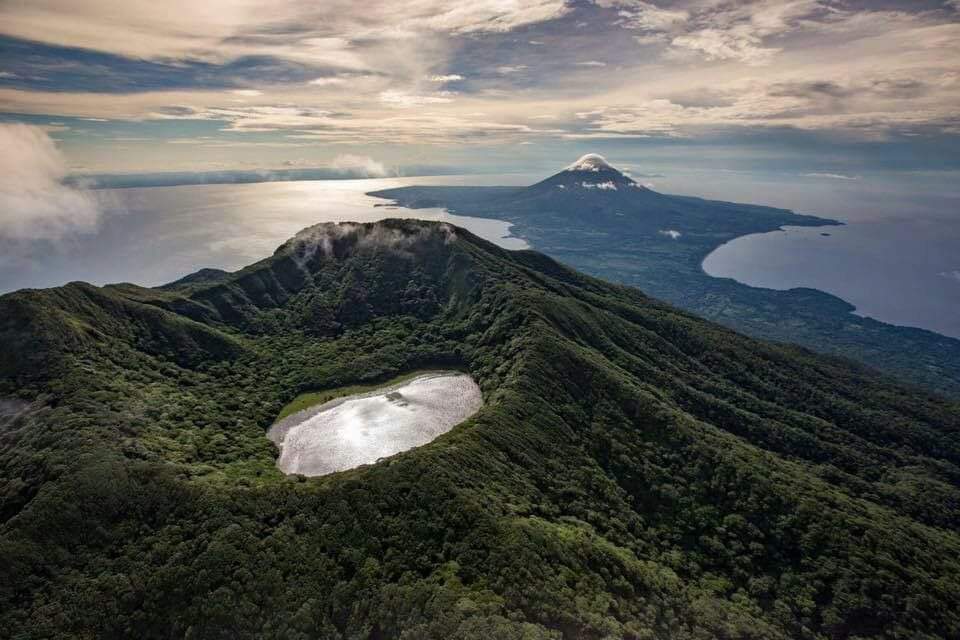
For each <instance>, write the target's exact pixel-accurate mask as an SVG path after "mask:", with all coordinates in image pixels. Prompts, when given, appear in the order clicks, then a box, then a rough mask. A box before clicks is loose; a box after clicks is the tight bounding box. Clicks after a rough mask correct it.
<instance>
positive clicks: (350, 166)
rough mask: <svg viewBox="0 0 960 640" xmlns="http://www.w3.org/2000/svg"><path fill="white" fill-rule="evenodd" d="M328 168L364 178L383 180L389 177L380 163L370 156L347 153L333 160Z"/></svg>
mask: <svg viewBox="0 0 960 640" xmlns="http://www.w3.org/2000/svg"><path fill="white" fill-rule="evenodd" d="M330 167H331V168H333V169H335V170H336V171H340V172H342V173H345V174H350V175H360V176H363V177H365V178H385V177H387V176H389V175H391V172H390V171H389V170H388V169H387V168H386V167H385V166H384V165H383V163H382V162H377V161H376V160H374V159H373V158H371V157H370V156H360V155H353V154H349V153H344V154H341V155H339V156H337V157H336V158H334V159H333V161H332V162H331V163H330Z"/></svg>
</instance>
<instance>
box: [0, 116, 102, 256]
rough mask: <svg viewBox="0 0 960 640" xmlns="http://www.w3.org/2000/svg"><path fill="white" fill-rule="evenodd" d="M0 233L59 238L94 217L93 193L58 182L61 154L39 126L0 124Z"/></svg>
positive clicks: (92, 223) (91, 225) (86, 226)
mask: <svg viewBox="0 0 960 640" xmlns="http://www.w3.org/2000/svg"><path fill="white" fill-rule="evenodd" d="M0 149H3V153H2V154H0V238H2V239H5V240H12V241H30V240H60V239H62V238H64V237H66V236H68V235H70V234H73V233H82V232H89V231H92V230H94V229H95V228H96V226H97V222H98V221H99V219H100V207H99V205H98V202H97V199H96V198H95V197H94V196H93V194H91V193H89V192H87V191H84V190H82V189H79V188H76V187H71V186H67V185H64V184H63V182H62V181H63V179H64V178H65V177H66V175H67V169H66V164H65V162H64V159H63V156H62V155H61V154H60V152H59V151H58V150H57V148H56V146H55V145H54V143H53V141H52V140H51V139H50V137H49V136H48V135H47V134H46V132H45V131H43V130H42V129H40V128H39V127H32V126H28V125H23V124H0Z"/></svg>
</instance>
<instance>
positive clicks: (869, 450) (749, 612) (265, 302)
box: [0, 220, 960, 638]
mask: <svg viewBox="0 0 960 640" xmlns="http://www.w3.org/2000/svg"><path fill="white" fill-rule="evenodd" d="M47 319H50V320H49V321H47ZM0 339H2V344H3V346H4V352H5V353H6V354H11V355H9V356H8V357H6V359H5V360H4V366H3V368H2V369H0V374H2V379H0V396H2V397H3V398H4V399H5V404H4V406H5V407H10V409H8V410H4V411H0V447H2V449H0V469H2V470H3V474H2V476H0V477H2V478H3V480H2V484H0V490H2V494H0V496H2V507H3V508H2V514H3V523H2V525H0V527H2V528H0V557H3V558H4V559H5V562H4V563H2V564H0V629H7V630H12V632H11V633H10V635H11V636H14V637H130V636H136V637H140V638H153V637H156V638H160V637H163V638H169V637H210V638H218V637H224V638H227V637H229V638H237V637H251V638H253V637H284V638H316V637H324V638H393V637H401V636H402V637H409V638H491V637H497V638H501V637H503V638H559V637H564V638H604V637H617V638H620V637H624V638H707V637H727V638H778V637H780V638H788V637H806V638H853V637H860V638H864V637H904V638H906V637H931V638H936V637H943V638H947V637H955V636H956V635H957V634H958V633H960V614H958V613H957V612H958V611H960V608H958V604H960V602H958V600H960V596H958V594H960V588H958V587H960V578H958V576H960V561H958V560H957V558H958V557H960V534H958V525H960V437H958V430H960V418H958V416H960V411H958V408H960V407H958V406H957V405H956V404H951V403H949V402H947V401H945V400H943V399H939V398H937V397H934V396H928V395H924V394H922V393H917V392H915V391H910V390H906V389H903V388H901V387H898V386H896V385H893V384H891V383H889V382H887V381H885V380H884V379H881V378H877V377H875V376H874V375H872V374H870V373H869V372H865V371H862V370H860V369H857V368H853V367H851V366H850V365H848V364H846V363H844V362H840V361H836V360H832V359H825V358H823V357H819V356H815V355H813V354H811V353H809V352H806V351H803V350H800V349H797V348H793V347H786V346H779V345H774V344H767V343H762V342H758V341H755V340H752V339H749V338H745V337H742V336H739V335H737V334H735V333H733V332H731V331H729V330H727V329H724V328H722V327H719V326H717V325H714V324H711V323H708V322H705V321H703V320H700V319H697V318H695V317H693V316H690V315H688V314H686V313H684V312H681V311H677V310H676V309H674V308H672V307H670V306H668V305H665V304H663V303H660V302H657V301H655V300H652V299H650V298H647V297H646V296H644V295H643V294H641V293H639V292H637V291H636V290H634V289H630V288H626V287H620V286H615V285H609V284H606V283H603V282H601V281H598V280H594V279H592V278H589V277H587V276H583V275H580V274H578V273H576V272H574V271H572V270H570V269H568V268H566V267H564V266H562V265H560V264H558V263H556V262H554V261H552V260H550V259H549V258H546V257H544V256H542V255H540V254H537V253H534V252H507V251H504V250H502V249H499V248H497V247H495V246H493V245H491V244H489V243H487V242H484V241H482V240H480V239H478V238H476V237H474V236H472V235H471V234H469V233H468V232H466V231H464V230H462V229H457V228H453V227H449V226H447V225H441V224H436V223H427V222H416V221H396V220H393V221H385V222H383V223H377V224H375V225H319V226H317V227H313V228H310V229H307V230H305V231H304V232H301V233H300V234H298V236H297V237H296V238H294V239H292V240H291V241H289V242H287V243H285V244H284V245H283V246H282V247H280V248H279V249H278V250H277V252H276V253H275V254H274V255H273V256H271V257H270V258H268V259H266V260H263V261H261V262H259V263H257V264H255V265H252V266H250V267H248V268H246V269H243V270H241V271H239V272H237V273H234V274H229V275H228V276H226V277H225V278H223V277H219V276H218V278H217V279H216V281H215V282H209V283H203V282H195V283H193V284H191V285H190V286H189V287H188V288H186V289H179V290H169V289H163V290H161V289H141V288H138V287H134V286H132V285H123V286H117V287H106V288H102V289H97V288H94V287H90V286H89V285H82V284H73V285H68V286H67V287H63V288H61V289H53V290H46V291H24V292H19V293H16V294H10V295H7V296H3V297H0ZM38 363H43V364H38ZM437 364H443V365H459V366H462V367H465V368H466V369H468V370H469V371H470V372H471V373H472V374H473V376H474V377H475V378H476V379H477V381H478V383H479V384H480V386H481V388H482V390H483V393H484V399H485V406H484V408H483V409H481V410H480V412H479V413H477V414H476V415H475V416H474V417H473V418H471V419H470V420H468V421H467V422H466V423H464V424H462V425H460V426H458V427H457V428H455V429H454V430H453V431H451V432H450V433H448V434H446V435H444V436H442V437H440V438H439V439H437V440H436V441H434V442H432V443H431V444H429V445H427V446H424V447H422V448H419V449H414V450H411V451H408V452H405V453H402V454H399V455H397V456H394V457H392V458H389V459H387V460H384V461H381V462H379V463H377V464H375V465H370V466H366V467H360V468H357V469H354V470H351V471H347V472H343V473H338V474H334V475H331V476H325V477H322V478H315V479H310V480H307V479H303V478H298V477H285V476H282V475H281V474H280V473H279V472H278V471H277V470H276V468H275V466H274V459H275V456H276V450H275V448H274V447H273V445H272V444H271V443H270V442H269V441H268V440H267V439H266V438H265V437H264V431H265V429H266V427H267V426H268V425H269V424H270V422H271V421H272V418H273V417H274V416H275V415H276V414H277V412H278V411H279V410H280V408H281V407H282V406H283V405H284V404H285V403H286V402H287V401H289V400H290V399H291V398H293V397H294V396H296V395H297V394H298V393H299V392H301V391H303V390H306V389H312V388H327V387H334V386H339V385H343V384H348V383H352V382H362V381H373V380H377V379H383V378H386V377H390V376H392V375H394V374H396V373H398V372H401V371H404V370H410V369H414V368H417V367H420V366H432V365H437Z"/></svg>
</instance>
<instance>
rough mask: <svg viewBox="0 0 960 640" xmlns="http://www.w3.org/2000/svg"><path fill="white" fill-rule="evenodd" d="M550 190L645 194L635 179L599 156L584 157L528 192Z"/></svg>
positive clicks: (593, 154)
mask: <svg viewBox="0 0 960 640" xmlns="http://www.w3.org/2000/svg"><path fill="white" fill-rule="evenodd" d="M549 189H554V190H557V191H575V192H579V191H583V192H586V193H600V194H603V193H607V194H612V193H616V192H619V191H624V190H626V191H629V192H632V191H635V190H638V189H640V190H646V189H645V187H643V186H641V185H639V184H637V183H636V182H635V181H634V180H633V178H631V177H629V176H627V175H626V174H624V173H623V172H622V171H620V170H619V169H617V168H616V167H614V166H613V165H611V164H610V163H609V162H607V160H606V158H604V157H603V156H601V155H599V154H596V153H588V154H586V155H584V156H581V157H580V159H579V160H577V161H576V162H574V163H573V164H571V165H569V166H568V167H567V168H565V169H564V170H563V171H561V172H559V173H557V174H554V175H552V176H550V177H549V178H547V179H546V180H542V181H540V182H538V183H537V184H535V185H532V186H531V187H529V189H528V190H530V191H543V190H549Z"/></svg>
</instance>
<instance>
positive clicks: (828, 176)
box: [803, 172, 860, 180]
mask: <svg viewBox="0 0 960 640" xmlns="http://www.w3.org/2000/svg"><path fill="white" fill-rule="evenodd" d="M803 176H804V177H805V178H824V179H827V180H859V179H860V176H848V175H844V174H842V173H819V172H814V173H804V174H803Z"/></svg>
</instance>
